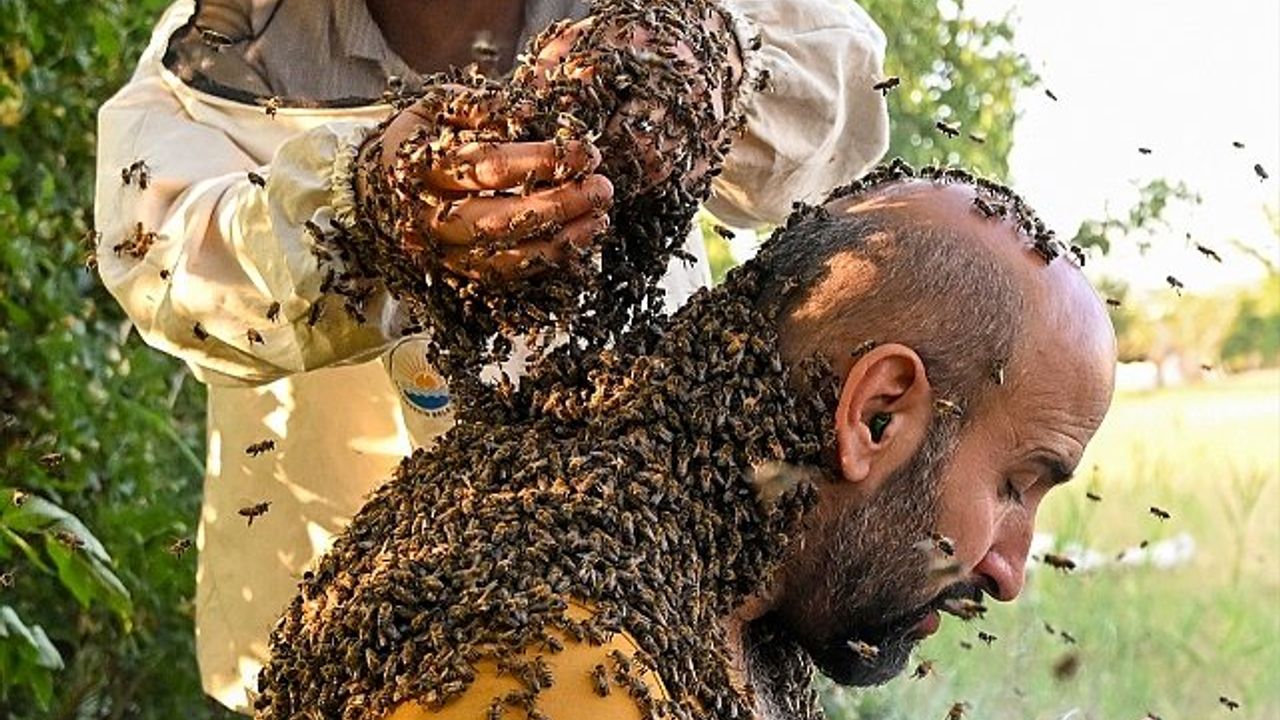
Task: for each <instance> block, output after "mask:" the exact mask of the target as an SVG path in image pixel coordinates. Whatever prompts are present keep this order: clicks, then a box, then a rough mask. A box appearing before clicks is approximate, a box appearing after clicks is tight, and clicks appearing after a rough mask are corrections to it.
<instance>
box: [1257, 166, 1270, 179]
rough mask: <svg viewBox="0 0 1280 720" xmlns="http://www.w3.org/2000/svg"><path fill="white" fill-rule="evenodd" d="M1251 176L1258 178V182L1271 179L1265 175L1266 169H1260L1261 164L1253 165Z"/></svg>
mask: <svg viewBox="0 0 1280 720" xmlns="http://www.w3.org/2000/svg"><path fill="white" fill-rule="evenodd" d="M1253 174H1255V175H1257V176H1258V180H1266V179H1267V178H1269V177H1271V176H1270V175H1268V174H1267V169H1266V168H1264V167H1262V163H1255V164H1254V166H1253Z"/></svg>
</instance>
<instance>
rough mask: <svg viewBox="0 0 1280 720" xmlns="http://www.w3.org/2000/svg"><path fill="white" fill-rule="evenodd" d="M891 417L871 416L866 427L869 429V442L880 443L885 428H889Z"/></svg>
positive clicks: (881, 414)
mask: <svg viewBox="0 0 1280 720" xmlns="http://www.w3.org/2000/svg"><path fill="white" fill-rule="evenodd" d="M892 418H893V416H892V415H890V414H889V413H876V414H875V415H873V416H871V422H870V423H868V425H869V426H870V428H871V441H872V442H880V438H882V437H884V431H885V428H887V427H889V420H890V419H892Z"/></svg>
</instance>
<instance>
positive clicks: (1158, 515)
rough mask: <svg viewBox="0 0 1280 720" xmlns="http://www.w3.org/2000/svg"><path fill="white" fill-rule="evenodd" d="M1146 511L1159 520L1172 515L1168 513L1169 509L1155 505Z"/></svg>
mask: <svg viewBox="0 0 1280 720" xmlns="http://www.w3.org/2000/svg"><path fill="white" fill-rule="evenodd" d="M1148 511H1149V512H1150V513H1151V514H1152V515H1154V516H1155V517H1156V518H1157V519H1159V520H1161V521H1164V520H1168V519H1169V518H1171V517H1173V516H1172V515H1170V514H1169V511H1167V510H1162V509H1160V508H1158V507H1156V506H1155V505H1152V506H1151V507H1150V508H1149V510H1148Z"/></svg>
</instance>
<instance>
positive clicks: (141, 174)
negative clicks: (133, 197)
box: [120, 160, 151, 190]
mask: <svg viewBox="0 0 1280 720" xmlns="http://www.w3.org/2000/svg"><path fill="white" fill-rule="evenodd" d="M134 180H137V181H138V187H139V188H141V189H143V190H146V189H147V185H149V184H150V183H151V172H150V171H149V170H148V168H147V161H146V160H134V161H133V162H132V163H130V164H129V166H128V167H124V168H120V182H121V183H123V184H124V185H131V184H133V181H134Z"/></svg>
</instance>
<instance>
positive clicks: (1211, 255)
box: [1196, 243, 1222, 262]
mask: <svg viewBox="0 0 1280 720" xmlns="http://www.w3.org/2000/svg"><path fill="white" fill-rule="evenodd" d="M1196 250H1198V251H1199V252H1200V254H1201V255H1203V256H1205V257H1207V258H1209V259H1210V260H1215V261H1217V262H1222V256H1221V255H1219V254H1218V253H1216V252H1214V251H1213V250H1211V249H1210V248H1207V247H1205V246H1204V245H1201V244H1200V243H1196Z"/></svg>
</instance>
